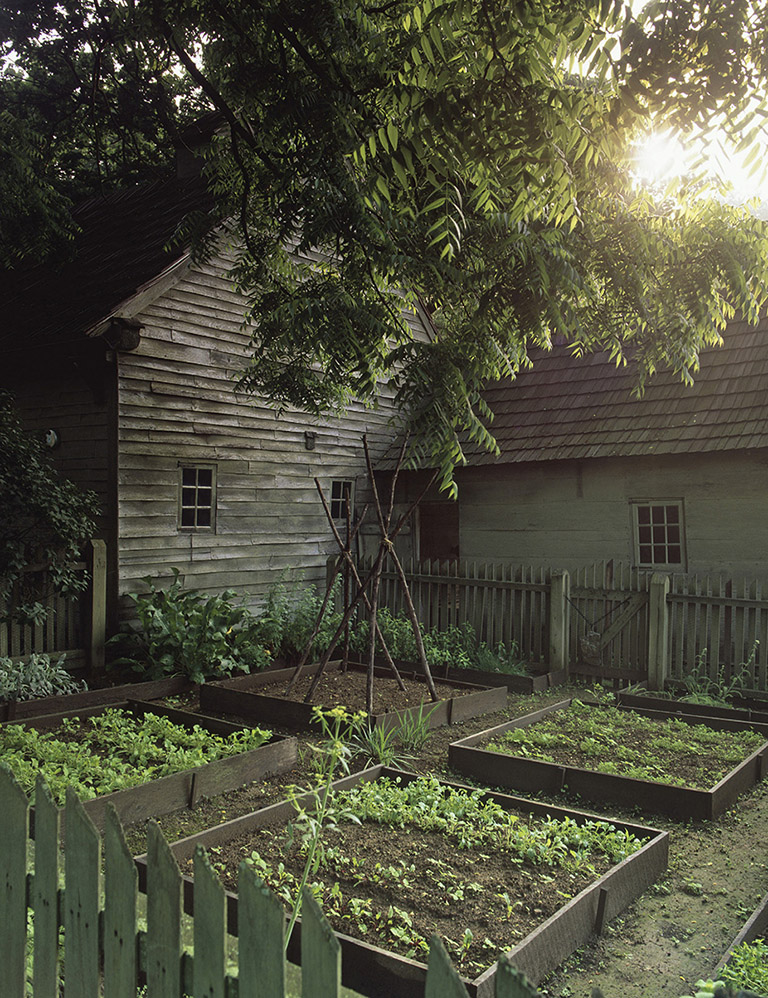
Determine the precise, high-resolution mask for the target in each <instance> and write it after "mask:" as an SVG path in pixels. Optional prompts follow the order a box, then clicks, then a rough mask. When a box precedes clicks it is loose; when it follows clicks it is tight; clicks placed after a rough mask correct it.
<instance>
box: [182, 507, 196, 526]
mask: <svg viewBox="0 0 768 998" xmlns="http://www.w3.org/2000/svg"><path fill="white" fill-rule="evenodd" d="M181 525H182V527H194V525H195V511H194V509H182V511H181Z"/></svg>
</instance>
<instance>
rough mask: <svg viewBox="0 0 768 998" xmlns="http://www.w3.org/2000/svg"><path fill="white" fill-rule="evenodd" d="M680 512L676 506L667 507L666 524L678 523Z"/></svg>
mask: <svg viewBox="0 0 768 998" xmlns="http://www.w3.org/2000/svg"><path fill="white" fill-rule="evenodd" d="M679 522H680V510H679V509H678V507H677V506H667V523H679Z"/></svg>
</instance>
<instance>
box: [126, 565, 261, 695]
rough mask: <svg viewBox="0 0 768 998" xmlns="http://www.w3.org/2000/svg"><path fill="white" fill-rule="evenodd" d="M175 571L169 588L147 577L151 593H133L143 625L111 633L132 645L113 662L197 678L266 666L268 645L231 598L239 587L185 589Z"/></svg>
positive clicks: (158, 675) (156, 674) (152, 673)
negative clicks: (211, 591) (208, 592)
mask: <svg viewBox="0 0 768 998" xmlns="http://www.w3.org/2000/svg"><path fill="white" fill-rule="evenodd" d="M172 571H173V576H174V578H173V582H172V583H171V585H170V586H169V587H168V588H167V589H157V588H155V585H154V583H153V581H152V580H151V579H149V578H147V579H144V581H145V582H146V583H147V585H148V586H149V590H150V591H149V593H147V594H145V595H137V594H133V593H132V594H131V599H132V600H133V601H134V604H135V606H136V615H137V617H138V618H139V621H140V624H141V630H140V631H133V632H130V633H129V634H127V635H124V634H122V635H118V636H117V639H113V640H117V642H118V643H119V644H122V645H123V647H124V648H125V645H126V644H127V646H128V647H127V654H124V655H122V656H121V657H120V658H118V659H116V660H115V661H113V662H112V664H113V665H122V664H128V665H131V666H132V668H133V669H134V670H135V671H137V672H142V673H145V674H146V675H147V676H148V677H149V678H151V679H162V678H163V677H165V676H170V675H174V674H176V673H182V674H184V675H186V676H187V677H188V678H189V679H191V680H192V682H195V683H203V682H205V681H206V679H221V678H223V677H226V676H231V675H232V673H233V672H237V671H240V672H252V671H254V670H258V669H263V668H264V667H265V666H266V665H267V664H268V662H269V660H270V654H269V651H268V650H267V649H266V648H265V647H264V645H263V644H261V643H260V641H259V637H258V629H257V628H256V627H254V620H253V617H252V616H251V614H250V613H249V612H248V609H247V608H246V607H245V606H243V605H242V604H236V603H234V602H233V600H234V598H235V593H234V592H232V591H231V590H226V591H225V592H223V593H221V594H220V595H215V596H204V595H202V594H201V593H198V592H195V591H194V590H184V588H183V586H182V583H181V582H180V581H179V570H178V569H177V568H174V569H173V570H172Z"/></svg>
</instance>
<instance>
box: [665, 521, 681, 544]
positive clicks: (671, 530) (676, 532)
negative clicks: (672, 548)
mask: <svg viewBox="0 0 768 998" xmlns="http://www.w3.org/2000/svg"><path fill="white" fill-rule="evenodd" d="M667 540H668V541H669V543H670V544H679V543H680V527H679V526H678V525H677V524H672V526H669V527H667Z"/></svg>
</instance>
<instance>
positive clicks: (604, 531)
mask: <svg viewBox="0 0 768 998" xmlns="http://www.w3.org/2000/svg"><path fill="white" fill-rule="evenodd" d="M457 480H458V484H459V522H460V554H461V557H462V558H467V559H477V560H478V561H496V560H502V559H510V560H514V561H515V562H522V563H523V564H529V565H535V566H549V567H558V568H568V569H574V568H578V567H581V566H584V565H590V564H592V563H593V562H595V561H601V560H609V559H611V558H614V559H616V560H618V561H623V562H632V560H633V543H632V540H633V531H632V521H631V515H630V502H631V501H632V500H640V501H645V500H650V501H659V500H673V501H674V500H682V502H683V508H684V517H685V539H686V548H687V564H686V566H685V569H686V570H687V571H688V572H690V573H705V574H717V573H722V574H723V575H727V576H729V577H752V578H760V579H766V578H768V565H767V563H766V559H765V554H766V551H768V517H766V514H765V502H766V500H765V497H766V495H768V452H766V451H765V450H745V451H730V452H726V451H721V452H714V453H702V454H684V455H674V456H658V457H652V456H646V457H635V458H606V459H595V460H591V461H590V460H585V461H541V462H530V463H520V464H508V465H499V466H496V467H491V466H485V467H478V468H467V469H463V470H460V471H459V473H458V475H457Z"/></svg>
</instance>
